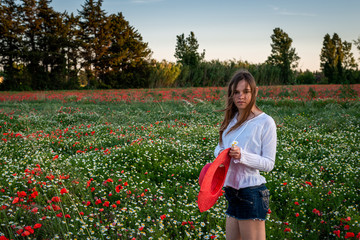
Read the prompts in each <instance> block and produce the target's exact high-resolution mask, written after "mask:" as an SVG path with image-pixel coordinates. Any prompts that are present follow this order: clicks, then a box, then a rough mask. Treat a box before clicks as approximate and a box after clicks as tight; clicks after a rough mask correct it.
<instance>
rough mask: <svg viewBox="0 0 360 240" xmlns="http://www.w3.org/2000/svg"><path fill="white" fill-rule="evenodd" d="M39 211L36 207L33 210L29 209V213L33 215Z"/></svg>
mask: <svg viewBox="0 0 360 240" xmlns="http://www.w3.org/2000/svg"><path fill="white" fill-rule="evenodd" d="M38 211H39V209H38V208H37V207H34V208H33V209H31V212H33V213H37V212H38Z"/></svg>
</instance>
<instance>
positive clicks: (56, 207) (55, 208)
mask: <svg viewBox="0 0 360 240" xmlns="http://www.w3.org/2000/svg"><path fill="white" fill-rule="evenodd" d="M52 208H53V210H54V211H55V212H56V211H59V210H60V209H61V208H60V207H59V206H58V205H54V204H53V205H52Z"/></svg>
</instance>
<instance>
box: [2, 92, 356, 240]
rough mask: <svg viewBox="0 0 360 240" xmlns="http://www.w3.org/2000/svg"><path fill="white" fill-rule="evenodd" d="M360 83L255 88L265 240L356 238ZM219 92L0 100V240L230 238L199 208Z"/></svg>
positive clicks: (213, 213)
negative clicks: (260, 122)
mask: <svg viewBox="0 0 360 240" xmlns="http://www.w3.org/2000/svg"><path fill="white" fill-rule="evenodd" d="M359 92H360V90H359V85H354V86H337V87H336V88H335V87H328V88H321V86H320V87H319V86H310V87H309V86H307V87H306V88H305V90H304V88H300V87H299V88H295V87H292V88H291V87H288V88H284V87H281V88H271V89H270V88H260V90H259V97H258V101H257V104H258V106H259V107H260V108H261V109H262V110H263V111H264V112H266V113H267V114H269V115H271V116H272V117H273V118H274V120H275V122H276V124H277V134H278V144H277V155H276V163H275V168H274V170H273V171H271V172H269V173H262V175H263V176H265V178H266V180H267V187H268V188H269V190H270V192H271V197H270V209H269V211H268V215H267V222H266V234H267V239H306V240H307V239H360V197H359V196H360V177H359V176H360V161H359V159H360V149H359V142H360V102H359ZM224 93H225V89H224V88H188V89H162V90H146V89H143V90H118V91H117V90H106V91H105V90H104V91H90V90H89V91H68V92H65V91H58V92H57V91H54V92H21V93H14V92H13V93H9V92H8V93H6V92H4V93H0V134H1V139H0V239H1V240H4V239H225V214H224V212H225V210H226V200H225V197H224V196H221V197H220V198H219V200H218V202H217V203H216V204H215V205H214V206H213V207H212V208H211V209H210V210H209V211H207V212H203V213H200V211H199V210H198V207H197V202H196V200H197V195H198V192H199V188H200V187H199V184H198V176H199V173H200V170H201V168H202V167H203V166H204V165H205V164H206V163H208V162H211V161H213V160H214V154H213V151H214V149H215V147H216V145H217V142H218V129H219V126H220V124H221V121H222V118H223V113H222V112H221V111H219V110H221V109H222V108H223V106H224Z"/></svg>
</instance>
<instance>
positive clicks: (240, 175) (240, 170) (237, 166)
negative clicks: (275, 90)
mask: <svg viewBox="0 0 360 240" xmlns="http://www.w3.org/2000/svg"><path fill="white" fill-rule="evenodd" d="M237 116H238V115H237V114H236V115H235V117H234V118H233V119H232V120H231V122H230V123H229V125H228V127H227V128H226V130H225V131H224V132H223V135H222V137H223V143H222V144H221V145H220V144H218V145H217V147H216V148H215V151H214V155H215V157H217V156H218V155H219V153H220V152H221V151H222V150H224V149H226V148H230V147H231V144H232V143H233V141H237V142H238V143H237V146H238V147H239V148H240V152H241V157H240V159H235V158H232V159H231V161H230V166H229V170H228V172H227V175H226V179H225V183H224V187H226V186H229V187H232V188H235V189H240V188H245V187H252V186H257V185H261V184H263V183H266V180H265V178H264V177H263V176H261V175H260V173H259V171H266V172H270V171H271V170H272V169H273V168H274V165H275V155H276V141H277V137H276V124H275V121H274V120H273V118H272V117H270V116H269V115H267V114H266V113H261V114H259V115H258V116H256V117H255V118H252V119H250V120H247V121H246V122H244V123H243V124H242V125H241V126H240V127H239V128H238V129H236V130H234V131H232V132H230V133H229V134H227V132H228V131H229V129H230V128H231V127H232V126H234V125H235V124H236V122H237Z"/></svg>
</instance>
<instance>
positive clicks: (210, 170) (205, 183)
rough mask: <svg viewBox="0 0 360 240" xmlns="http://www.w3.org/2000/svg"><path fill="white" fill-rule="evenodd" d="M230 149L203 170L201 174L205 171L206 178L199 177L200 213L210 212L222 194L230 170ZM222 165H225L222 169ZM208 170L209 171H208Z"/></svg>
mask: <svg viewBox="0 0 360 240" xmlns="http://www.w3.org/2000/svg"><path fill="white" fill-rule="evenodd" d="M229 150H230V148H227V149H225V150H224V151H222V152H221V153H220V154H219V156H218V157H217V158H216V159H215V160H214V162H213V163H212V164H207V165H210V166H209V167H207V168H206V169H204V168H205V167H206V165H205V166H204V168H203V169H202V170H201V173H202V172H203V171H205V174H204V177H202V179H200V178H201V173H200V177H199V183H200V192H199V195H198V201H197V203H198V206H199V210H200V212H204V211H207V210H209V209H210V208H211V207H212V206H213V205H214V204H215V203H216V201H217V199H218V198H219V196H220V194H221V190H222V187H223V185H224V182H225V178H226V173H227V171H228V169H229V165H230V159H231V157H230V156H229ZM220 165H224V166H223V167H220ZM206 170H207V171H206Z"/></svg>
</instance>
